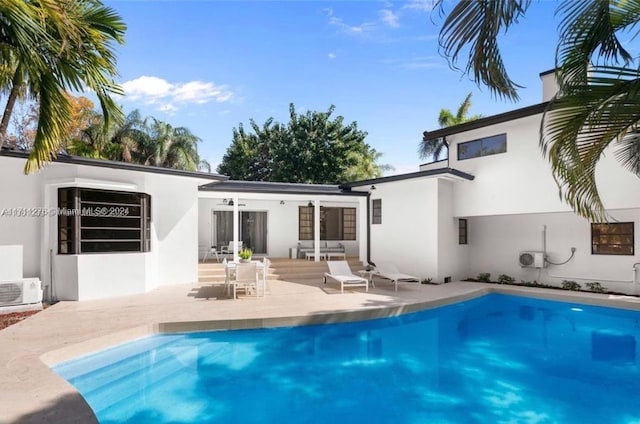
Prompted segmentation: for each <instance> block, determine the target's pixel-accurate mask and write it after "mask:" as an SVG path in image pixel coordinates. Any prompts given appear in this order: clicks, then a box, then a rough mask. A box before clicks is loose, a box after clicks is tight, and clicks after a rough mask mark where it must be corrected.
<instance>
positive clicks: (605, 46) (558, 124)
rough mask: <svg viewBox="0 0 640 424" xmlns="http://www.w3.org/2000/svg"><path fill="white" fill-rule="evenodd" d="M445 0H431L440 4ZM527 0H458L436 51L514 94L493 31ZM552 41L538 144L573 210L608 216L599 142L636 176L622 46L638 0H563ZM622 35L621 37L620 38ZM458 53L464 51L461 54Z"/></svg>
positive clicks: (628, 65)
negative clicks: (549, 91) (549, 87)
mask: <svg viewBox="0 0 640 424" xmlns="http://www.w3.org/2000/svg"><path fill="white" fill-rule="evenodd" d="M445 4H447V2H445V1H443V0H438V7H439V8H440V10H441V11H442V12H443V11H444V10H443V7H444V5H445ZM530 5H531V0H493V1H460V2H458V3H457V4H456V5H455V6H454V8H453V9H452V10H451V12H450V13H449V14H448V15H447V17H446V19H445V22H444V25H443V27H442V29H441V31H440V46H441V48H442V51H443V53H444V54H445V55H446V56H447V57H448V58H449V59H450V62H451V64H452V65H453V66H457V63H458V61H459V60H460V59H462V60H463V61H464V62H466V65H465V66H464V72H465V73H468V74H470V75H471V76H472V78H473V79H474V80H475V81H476V82H477V83H479V84H484V85H487V86H488V87H489V89H490V91H491V93H492V94H494V95H495V96H497V97H499V98H505V99H510V100H516V99H518V94H517V89H518V87H519V86H518V85H517V84H516V83H515V82H514V81H513V80H512V79H511V77H510V76H509V74H508V73H507V70H506V67H505V65H504V61H503V59H502V55H501V53H500V48H499V45H498V39H499V38H498V36H499V35H500V34H501V33H503V32H505V31H507V30H508V29H509V28H510V27H511V26H512V25H514V24H516V23H517V22H518V21H519V19H520V18H522V17H523V16H524V15H525V14H526V12H527V10H528V8H529V7H530ZM556 13H557V15H559V16H560V17H561V21H560V25H559V40H558V46H557V49H556V78H557V81H558V83H559V85H560V92H561V93H562V94H561V95H560V96H556V97H555V98H554V99H552V100H551V102H550V103H549V105H548V107H547V109H546V111H545V113H544V117H543V122H542V125H541V129H540V133H541V138H540V146H541V148H542V151H543V154H544V155H545V156H546V157H547V158H548V159H549V161H550V163H551V168H552V172H553V176H554V178H555V180H556V183H557V184H558V187H559V188H560V193H561V195H562V197H563V199H564V200H565V201H566V202H567V203H568V204H569V205H571V207H572V208H573V209H574V210H575V211H576V212H577V213H578V214H580V215H582V216H585V217H587V218H590V219H592V220H595V221H601V220H606V219H607V218H608V216H607V213H606V211H605V206H604V204H603V203H602V199H601V197H600V194H599V192H598V188H597V186H596V181H595V171H596V166H597V164H598V161H599V160H600V158H601V157H602V155H603V153H604V151H605V149H607V148H608V147H609V146H613V147H614V148H615V150H616V151H615V155H616V158H617V159H618V160H619V161H620V163H621V164H622V166H624V167H625V168H627V169H628V170H630V171H631V172H633V173H635V174H636V175H638V176H640V134H639V133H638V124H639V122H640V69H639V68H638V57H637V56H636V57H634V56H633V55H632V54H631V53H630V52H629V51H628V50H627V49H625V47H624V43H623V41H622V40H624V41H626V42H627V43H628V42H629V41H630V40H631V41H633V40H635V39H636V37H637V25H638V22H639V21H640V3H638V2H637V1H627V0H610V1H601V0H582V1H574V0H565V1H562V2H560V4H559V6H558V8H557V11H556ZM621 37H623V38H621ZM465 54H466V55H467V56H466V57H465Z"/></svg>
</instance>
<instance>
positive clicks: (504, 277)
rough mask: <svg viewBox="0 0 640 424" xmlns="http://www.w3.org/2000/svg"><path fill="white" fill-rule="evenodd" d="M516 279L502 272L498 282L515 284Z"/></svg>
mask: <svg viewBox="0 0 640 424" xmlns="http://www.w3.org/2000/svg"><path fill="white" fill-rule="evenodd" d="M515 281H516V279H515V278H513V277H512V276H510V275H507V274H502V275H500V276H499V277H498V283H500V284H513V283H514V282H515Z"/></svg>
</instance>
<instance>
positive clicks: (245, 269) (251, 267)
mask: <svg viewBox="0 0 640 424" xmlns="http://www.w3.org/2000/svg"><path fill="white" fill-rule="evenodd" d="M231 283H232V284H233V298H234V299H237V292H238V289H243V290H244V291H245V293H246V294H249V293H250V292H251V290H253V292H254V293H255V294H256V295H257V294H258V268H257V265H256V263H255V262H249V263H240V264H237V265H236V269H235V277H234V278H233V279H232V280H231Z"/></svg>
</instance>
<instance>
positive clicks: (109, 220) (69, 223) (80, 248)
mask: <svg viewBox="0 0 640 424" xmlns="http://www.w3.org/2000/svg"><path fill="white" fill-rule="evenodd" d="M58 211H59V213H58V228H57V242H58V243H57V244H58V254H59V255H86V254H113V253H145V252H150V251H151V196H150V195H149V194H146V193H139V192H132V191H117V190H102V189H95V188H85V187H60V188H58Z"/></svg>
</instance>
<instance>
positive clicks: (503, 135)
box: [456, 133, 507, 161]
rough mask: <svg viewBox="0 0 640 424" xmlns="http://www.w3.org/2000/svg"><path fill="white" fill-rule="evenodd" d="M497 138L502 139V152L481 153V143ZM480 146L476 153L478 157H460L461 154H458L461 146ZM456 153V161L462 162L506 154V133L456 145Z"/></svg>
mask: <svg viewBox="0 0 640 424" xmlns="http://www.w3.org/2000/svg"><path fill="white" fill-rule="evenodd" d="M498 137H501V138H504V151H499V152H494V153H483V149H484V148H483V146H482V143H483V142H488V141H489V140H493V139H497V138H498ZM478 143H479V144H480V149H479V151H478V153H479V154H478V155H475V156H469V157H464V158H463V157H461V152H460V147H462V146H467V145H471V144H478ZM456 151H457V158H458V161H463V160H469V159H477V158H481V157H485V156H493V155H497V154H500V153H507V133H501V134H496V135H491V136H487V137H481V138H477V139H475V140H469V141H465V142H464V143H458V144H457V146H456Z"/></svg>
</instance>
